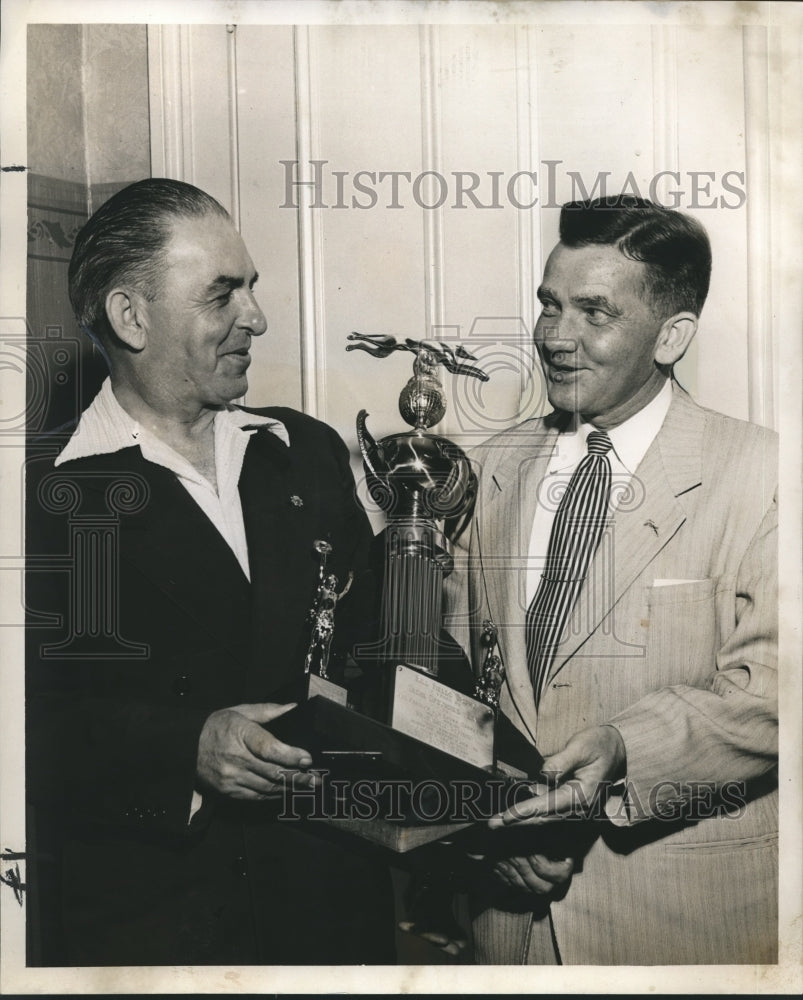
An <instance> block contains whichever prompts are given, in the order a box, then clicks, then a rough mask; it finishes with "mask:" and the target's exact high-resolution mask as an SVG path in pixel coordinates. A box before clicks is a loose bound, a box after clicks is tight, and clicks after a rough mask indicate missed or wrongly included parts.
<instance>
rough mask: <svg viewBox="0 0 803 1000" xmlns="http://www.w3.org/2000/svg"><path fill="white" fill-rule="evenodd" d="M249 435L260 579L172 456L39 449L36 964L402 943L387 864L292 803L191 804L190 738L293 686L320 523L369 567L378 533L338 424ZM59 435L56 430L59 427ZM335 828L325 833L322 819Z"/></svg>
mask: <svg viewBox="0 0 803 1000" xmlns="http://www.w3.org/2000/svg"><path fill="white" fill-rule="evenodd" d="M258 412H260V413H265V414H266V415H268V416H271V417H274V418H276V419H279V420H281V421H283V422H284V423H285V425H286V426H287V428H288V431H289V434H290V440H291V446H290V448H287V447H286V446H285V445H284V444H283V443H282V442H281V441H279V439H278V438H276V437H275V435H273V434H271V433H270V432H269V431H267V430H264V429H263V430H260V431H258V432H257V433H256V434H254V435H253V436H252V438H251V440H250V442H249V445H248V448H247V451H246V455H245V459H244V464H243V470H242V474H241V478H240V496H241V499H242V504H243V515H244V521H245V528H246V536H247V540H248V549H249V560H250V568H251V582H250V583H249V581H248V580H247V579H246V577H245V576H244V574H243V573H242V570H241V569H240V566H239V564H238V562H237V560H236V559H235V557H234V555H233V554H232V552H231V550H230V549H229V547H228V545H227V544H226V543H225V541H224V540H223V539H222V538H221V536H220V535H219V533H218V532H217V530H216V529H215V528H214V526H213V525H212V524H211V522H210V521H209V520H208V519H207V517H206V516H205V515H204V514H203V513H202V511H201V510H200V508H199V507H198V506H197V505H196V503H195V502H194V501H193V500H192V498H191V497H190V496H189V495H188V493H187V492H186V490H185V489H184V487H183V486H181V484H180V483H179V482H178V480H177V479H176V477H175V476H174V475H173V474H172V473H171V472H169V471H168V470H166V469H164V468H162V467H160V466H156V465H153V464H151V463H148V462H146V461H145V460H144V459H143V458H142V455H141V453H140V451H139V449H138V448H136V447H135V448H130V449H126V450H125V451H121V452H117V453H116V454H111V455H105V456H97V457H92V458H86V459H81V460H77V461H73V462H68V463H64V464H63V465H61V466H59V467H58V468H55V469H54V468H53V458H54V457H55V454H57V453H58V450H59V447H60V445H59V446H57V447H55V448H54V447H52V446H48V445H47V443H44V444H38V445H35V446H33V447H32V448H31V449H30V451H29V459H28V501H29V502H28V526H27V539H28V543H27V551H28V566H29V569H28V576H27V587H28V589H27V595H28V596H27V602H26V603H27V606H28V609H29V629H28V640H29V641H28V652H27V665H28V677H27V692H28V708H27V725H28V733H27V743H28V757H27V787H28V793H29V794H28V798H29V802H30V803H31V806H32V810H33V812H32V817H33V818H32V822H31V827H30V837H29V849H32V854H33V857H32V868H31V872H32V874H33V879H34V883H35V884H32V886H31V888H32V890H33V897H34V899H35V903H34V906H33V909H32V912H33V914H34V917H35V918H36V917H38V920H37V924H36V927H35V928H34V930H35V931H37V932H38V933H36V934H34V935H32V937H31V939H30V943H31V956H30V959H31V960H32V961H34V962H38V961H41V963H42V964H62V963H66V964H80V965H85V964H86V965H104V964H107V965H116V964H163V963H170V964H203V963H214V964H245V963H263V962H264V963H281V964H310V963H319V962H320V963H336V962H343V963H350V964H351V963H360V962H392V961H393V960H394V959H393V951H392V948H393V945H392V941H393V922H392V916H393V915H392V897H391V893H390V887H389V881H388V874H387V872H386V871H385V870H384V869H383V868H381V867H379V866H376V865H374V864H372V863H368V862H366V861H364V860H362V859H361V858H360V857H358V856H357V855H356V854H354V853H352V852H351V851H350V850H349V849H343V848H342V847H341V846H340V845H338V844H336V843H332V842H331V841H330V840H329V839H327V838H326V836H325V831H319V829H318V827H316V829H315V831H313V833H312V834H311V833H310V832H309V831H308V830H305V829H302V826H301V824H299V823H298V822H294V821H287V820H285V821H279V820H277V814H278V813H279V811H280V810H281V804H278V803H265V804H254V803H237V802H234V801H233V800H224V799H223V798H220V797H216V796H213V795H211V794H206V795H205V796H204V802H203V806H202V809H201V810H200V812H199V813H197V814H196V815H195V816H194V817H193V820H192V822H191V823H189V822H188V819H189V812H190V803H191V797H192V792H193V787H194V779H195V763H196V752H197V746H198V737H199V734H200V731H201V728H202V726H203V724H204V721H205V719H206V718H207V717H208V716H209V714H210V713H211V712H213V711H215V710H216V709H219V708H223V707H229V706H234V705H238V704H242V703H255V702H263V701H273V702H284V701H289V700H293V699H296V698H298V697H299V696H300V695H301V690H300V686H301V681H302V670H303V662H304V655H305V651H306V647H307V644H308V641H309V626H308V624H307V622H306V621H305V618H306V614H307V611H308V609H309V607H310V605H311V602H312V600H313V597H314V594H315V590H316V586H317V572H318V563H317V556H316V555H315V554H314V552H313V549H312V544H313V541H314V540H315V539H317V538H324V539H327V540H329V541H330V542H331V544H332V546H333V555H332V557H331V560H330V566H331V569H332V571H333V572H335V573H336V574H337V575H338V578H339V579H340V580H341V581H344V580H345V578H346V576H347V573H348V571H349V570H350V569H352V570H354V571H355V583H354V585H353V587H352V589H351V591H350V593H349V594H348V596H347V597H346V598H345V599H344V600H343V603H342V605H341V606H340V607H339V608H338V617H337V629H336V636H338V637H339V638H340V639H341V641H344V642H345V641H347V640H348V641H350V640H351V639H353V638H356V637H357V634H358V631H359V623H360V622H361V620H362V619H363V618H364V617H365V616H366V611H365V606H364V604H363V601H362V598H361V595H362V594H365V593H368V592H371V591H373V590H374V589H375V588H373V587H372V586H371V583H370V579H369V576H368V572H367V550H368V546H369V543H370V539H371V531H370V527H369V525H368V522H367V519H366V518H365V515H364V513H363V511H362V510H361V509H360V508H359V506H358V504H357V501H356V500H355V497H354V483H353V478H352V475H351V471H350V469H349V464H348V453H347V450H346V448H345V446H344V444H343V442H342V441H341V440H340V438H339V437H338V436H337V435H336V434H335V432H334V431H332V430H331V429H330V428H329V427H327V426H326V425H324V424H322V423H320V422H318V421H316V420H313V419H312V418H309V417H306V416H304V415H302V414H300V413H297V412H295V411H293V410H289V409H284V408H270V409H267V410H260V411H258ZM62 443H63V442H62ZM319 832H320V833H321V836H318V835H317V834H318V833H319Z"/></svg>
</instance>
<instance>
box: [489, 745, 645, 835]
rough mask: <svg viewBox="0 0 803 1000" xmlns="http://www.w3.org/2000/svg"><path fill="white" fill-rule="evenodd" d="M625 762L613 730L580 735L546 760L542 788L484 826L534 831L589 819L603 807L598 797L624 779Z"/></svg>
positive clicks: (624, 756) (624, 755)
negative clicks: (565, 820) (516, 827)
mask: <svg viewBox="0 0 803 1000" xmlns="http://www.w3.org/2000/svg"><path fill="white" fill-rule="evenodd" d="M626 761H627V757H626V752H625V745H624V741H623V740H622V737H621V736H620V735H619V731H618V730H617V729H615V728H614V727H613V726H595V727H594V728H592V729H584V730H582V732H579V733H576V734H575V735H574V736H572V738H571V739H570V740H569V742H568V743H567V744H566V746H565V747H564V748H563V749H562V750H561V751H559V752H558V753H556V754H553V755H552V756H551V757H547V758H546V759H545V760H544V764H543V767H542V769H541V773H542V774H543V776H544V777H545V778H546V780H547V783H548V784H547V786H546V788H545V789H544V790H543V791H539V793H538V794H537V795H535V796H534V797H533V798H530V799H525V800H524V801H520V802H516V803H515V804H514V805H512V806H511V807H510V808H509V809H507V810H506V811H505V812H503V813H499V814H498V815H496V816H492V817H491V818H490V820H489V821H488V826H489V827H491V829H498V828H499V827H503V826H525V825H533V826H538V825H543V824H545V823H553V822H555V821H556V820H564V819H568V818H573V819H578V818H582V817H584V816H588V815H590V814H591V813H592V812H594V810H595V809H598V808H599V807H600V806H601V805H604V800H601V799H600V795H604V794H605V793H606V792H607V790H608V788H609V787H610V785H611V784H612V783H614V782H616V781H618V780H619V779H620V778H622V777H624V774H625V766H626Z"/></svg>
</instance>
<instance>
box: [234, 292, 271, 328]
mask: <svg viewBox="0 0 803 1000" xmlns="http://www.w3.org/2000/svg"><path fill="white" fill-rule="evenodd" d="M239 325H240V326H241V327H245V328H246V329H248V330H250V331H251V334H252V335H253V336H254V337H260V336H262V334H263V333H264V332H265V331H266V330H267V328H268V321H267V320H266V319H265V314H264V313H263V312H262V310H261V309H260V308H259V303H258V302H257V300H256V298H255V297H254V293H253V292H252V291H251V290H250V289H245V300H244V302H243V307H242V310H241V311H240V318H239Z"/></svg>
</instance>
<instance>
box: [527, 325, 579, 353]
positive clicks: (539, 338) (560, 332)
mask: <svg viewBox="0 0 803 1000" xmlns="http://www.w3.org/2000/svg"><path fill="white" fill-rule="evenodd" d="M535 341H536V344H538V345H539V346H540V347H541V350H542V351H543V353H545V354H548V355H549V356H550V357H553V358H554V356H555V355H556V354H571V353H572V352H573V351H576V350H577V340H576V339H575V338H574V337H573V336H572V332H571V330H570V329H569V323H568V322H567V319H566V317H565V316H561V317H558V316H549V317H545V318H544V319H542V320H540V321H539V322H538V324H537V326H536V328H535Z"/></svg>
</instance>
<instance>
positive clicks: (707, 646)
mask: <svg viewBox="0 0 803 1000" xmlns="http://www.w3.org/2000/svg"><path fill="white" fill-rule="evenodd" d="M716 590H717V580H716V579H706V580H691V581H687V582H677V583H670V584H667V585H662V586H652V587H648V588H647V595H646V597H647V623H648V625H647V629H646V631H647V633H648V640H647V665H648V671H649V672H650V673H652V674H654V675H655V676H654V681H655V684H656V686H663V685H669V684H694V685H699V684H700V683H701V682H703V681H704V680H705V679H706V678H707V677H709V676H710V675H711V673H712V672H713V670H714V667H715V657H716V651H717V650H716V637H717V634H718V629H717V621H716V601H715V597H716Z"/></svg>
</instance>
